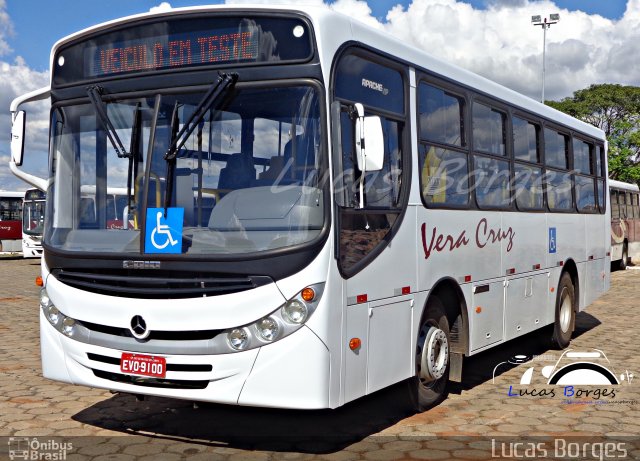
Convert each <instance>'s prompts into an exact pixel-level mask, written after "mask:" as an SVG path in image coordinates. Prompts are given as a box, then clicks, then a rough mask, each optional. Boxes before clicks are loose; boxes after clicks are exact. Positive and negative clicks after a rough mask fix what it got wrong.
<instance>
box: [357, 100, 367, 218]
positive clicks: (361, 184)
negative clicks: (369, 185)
mask: <svg viewBox="0 0 640 461" xmlns="http://www.w3.org/2000/svg"><path fill="white" fill-rule="evenodd" d="M354 108H355V112H356V114H355V115H356V116H357V118H358V119H359V120H360V132H359V133H356V136H357V137H358V140H357V143H358V144H359V145H360V153H361V155H362V162H361V164H362V170H361V172H360V180H359V181H358V182H359V184H358V186H359V189H360V204H359V205H360V207H359V208H360V209H361V210H362V209H363V208H364V177H365V174H366V171H367V154H366V151H365V146H364V107H363V106H362V104H360V103H359V102H358V103H356V104H354Z"/></svg>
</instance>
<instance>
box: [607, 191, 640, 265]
mask: <svg viewBox="0 0 640 461" xmlns="http://www.w3.org/2000/svg"><path fill="white" fill-rule="evenodd" d="M609 190H610V195H611V264H612V266H613V267H615V268H619V269H626V267H627V265H628V264H629V263H632V264H636V265H637V264H640V193H639V192H638V190H639V189H638V185H637V184H629V183H625V182H622V181H615V180H609Z"/></svg>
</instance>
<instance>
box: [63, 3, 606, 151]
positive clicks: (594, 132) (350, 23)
mask: <svg viewBox="0 0 640 461" xmlns="http://www.w3.org/2000/svg"><path fill="white" fill-rule="evenodd" d="M265 10H267V11H274V12H275V11H277V12H292V13H295V12H297V13H302V14H304V15H305V16H307V17H308V18H309V19H310V20H311V22H312V23H313V24H314V26H315V29H316V36H317V37H321V40H320V42H321V45H320V46H319V47H318V52H319V54H320V55H321V59H322V56H324V59H323V63H324V64H325V66H324V69H323V72H324V73H325V77H326V79H327V81H328V78H329V72H330V68H329V66H330V65H331V63H332V61H333V56H334V54H335V53H336V52H337V51H338V50H339V49H340V47H342V46H343V45H344V44H345V43H347V42H359V43H362V44H366V45H368V46H370V47H372V48H374V49H379V50H381V51H383V52H384V53H386V54H389V55H392V56H395V57H397V58H399V59H401V60H403V61H405V62H406V63H409V64H412V65H415V66H416V67H417V68H421V69H424V70H427V71H430V72H433V73H435V74H437V75H438V76H440V77H442V78H444V79H448V80H451V81H454V82H456V83H459V84H461V85H463V86H466V87H468V88H472V89H474V90H476V91H478V92H480V93H484V94H485V95H488V96H491V97H493V98H497V99H498V100H501V101H503V102H505V103H508V104H510V105H513V106H516V107H518V108H520V109H521V110H523V111H527V112H530V113H533V114H537V115H540V116H542V117H545V118H547V119H549V120H552V121H555V122H557V123H559V124H561V125H564V126H565V127H567V128H570V129H573V130H576V131H579V132H581V133H583V134H586V135H589V136H592V137H595V138H597V139H599V140H602V141H603V142H604V141H605V140H606V138H605V135H604V132H603V131H602V130H600V129H598V128H596V127H594V126H593V125H589V124H587V123H585V122H582V121H580V120H577V119H575V118H573V117H571V116H569V115H567V114H565V113H563V112H560V111H557V110H555V109H553V108H551V107H549V106H547V105H544V104H542V103H540V102H538V101H536V100H534V99H531V98H530V97H528V96H525V95H523V94H521V93H518V92H516V91H514V90H511V89H509V88H506V87H504V86H502V85H500V84H498V83H496V82H494V81H492V80H489V79H487V78H484V77H481V76H480V75H477V74H475V73H473V72H470V71H468V70H465V69H463V68H461V67H459V66H456V65H454V64H451V63H448V62H445V61H443V60H441V59H439V58H436V57H434V56H432V55H430V54H429V53H427V52H425V51H423V50H420V49H418V48H416V47H414V46H411V45H407V44H406V43H405V42H403V41H401V40H399V39H397V38H395V37H393V36H392V35H390V34H389V33H386V32H384V31H380V30H377V29H375V28H373V27H370V26H368V25H366V24H364V23H362V22H360V21H358V20H355V19H353V18H351V17H349V16H346V15H344V14H342V13H338V12H335V11H333V10H331V9H329V8H328V7H326V6H312V5H295V6H291V5H264V4H262V5H248V4H241V5H209V6H198V7H185V8H173V9H170V10H166V11H160V12H153V13H150V12H149V13H142V14H137V15H133V16H127V17H123V18H119V19H116V20H112V21H109V22H105V23H102V24H98V25H95V26H92V27H90V28H87V29H84V30H81V31H79V32H76V33H74V34H72V35H69V36H67V37H65V38H63V39H61V40H59V41H58V42H56V43H55V45H54V46H53V49H52V51H51V66H52V67H51V68H53V64H54V63H53V59H54V56H55V53H56V51H57V49H58V48H60V47H61V46H64V45H65V44H67V43H68V42H70V41H74V40H77V39H80V38H82V37H83V36H86V35H89V34H93V33H96V32H100V31H103V30H108V29H110V28H112V27H114V26H118V25H122V24H126V23H127V22H132V21H137V20H140V19H147V18H162V17H171V16H175V15H184V14H192V13H198V12H202V13H204V12H214V11H231V12H234V11H236V12H241V13H247V12H248V11H265ZM323 31H329V33H323Z"/></svg>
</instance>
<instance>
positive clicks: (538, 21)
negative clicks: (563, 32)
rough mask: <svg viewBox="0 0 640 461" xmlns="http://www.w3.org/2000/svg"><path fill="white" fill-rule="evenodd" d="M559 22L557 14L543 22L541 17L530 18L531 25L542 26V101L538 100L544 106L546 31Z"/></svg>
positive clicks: (551, 15)
mask: <svg viewBox="0 0 640 461" xmlns="http://www.w3.org/2000/svg"><path fill="white" fill-rule="evenodd" d="M558 21H560V15H559V14H550V15H549V20H548V21H547V18H544V21H542V20H541V17H540V16H539V15H538V16H531V23H532V24H533V25H534V26H542V99H541V100H540V101H541V102H542V104H544V72H545V55H546V51H547V29H548V28H549V27H551V24H557V22H558Z"/></svg>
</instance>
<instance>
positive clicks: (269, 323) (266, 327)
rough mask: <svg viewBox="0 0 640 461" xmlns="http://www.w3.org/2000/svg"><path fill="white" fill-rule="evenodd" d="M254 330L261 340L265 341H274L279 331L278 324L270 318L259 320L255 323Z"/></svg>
mask: <svg viewBox="0 0 640 461" xmlns="http://www.w3.org/2000/svg"><path fill="white" fill-rule="evenodd" d="M256 328H257V330H258V333H259V334H260V336H261V337H262V339H264V340H266V341H273V340H275V339H276V338H277V337H278V331H279V330H280V329H279V328H278V322H277V321H276V320H275V319H274V318H272V317H267V318H264V319H262V320H260V321H259V322H258V323H256Z"/></svg>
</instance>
